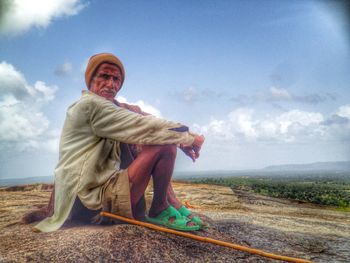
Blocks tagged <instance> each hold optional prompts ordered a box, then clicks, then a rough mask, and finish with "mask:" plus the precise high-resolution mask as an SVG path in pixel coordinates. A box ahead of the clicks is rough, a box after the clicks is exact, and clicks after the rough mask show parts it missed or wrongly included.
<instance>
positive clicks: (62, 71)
mask: <svg viewBox="0 0 350 263" xmlns="http://www.w3.org/2000/svg"><path fill="white" fill-rule="evenodd" d="M72 69H73V66H72V64H71V63H69V62H65V63H63V64H62V65H59V66H58V67H57V68H56V70H55V74H56V75H57V76H65V75H68V74H69V73H71V72H72Z"/></svg>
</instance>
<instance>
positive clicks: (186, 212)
mask: <svg viewBox="0 0 350 263" xmlns="http://www.w3.org/2000/svg"><path fill="white" fill-rule="evenodd" d="M177 211H179V213H180V214H181V215H182V216H185V217H187V218H188V216H189V215H191V214H192V212H191V210H189V209H187V207H186V206H184V205H183V206H181V207H180V208H179V210H177ZM188 219H189V220H191V222H193V223H195V224H196V225H198V226H200V228H206V227H207V225H206V224H204V223H203V221H202V219H200V218H199V217H198V216H192V218H188Z"/></svg>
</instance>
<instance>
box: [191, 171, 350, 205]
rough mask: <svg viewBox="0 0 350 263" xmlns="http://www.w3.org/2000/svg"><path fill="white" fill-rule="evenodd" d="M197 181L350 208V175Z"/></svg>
mask: <svg viewBox="0 0 350 263" xmlns="http://www.w3.org/2000/svg"><path fill="white" fill-rule="evenodd" d="M189 180H190V181H191V182H194V183H205V184H216V185H225V186H229V187H231V188H232V189H240V190H247V191H252V192H254V193H258V194H261V195H266V196H271V197H278V198H288V199H293V200H298V201H303V202H310V203H315V204H321V205H330V206H337V207H339V209H340V210H342V211H349V209H350V175H349V174H347V175H345V174H341V175H339V176H337V177H335V176H329V177H327V176H324V175H323V176H310V175H309V176H305V177H304V178H301V177H300V176H297V177H293V176H288V177H286V176H283V175H281V176H276V175H274V176H258V177H256V176H255V177H250V176H244V177H241V176H234V177H221V178H199V179H189Z"/></svg>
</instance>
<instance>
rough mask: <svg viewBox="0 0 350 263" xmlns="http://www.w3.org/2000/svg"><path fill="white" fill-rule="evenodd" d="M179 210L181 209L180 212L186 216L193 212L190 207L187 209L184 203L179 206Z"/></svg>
mask: <svg viewBox="0 0 350 263" xmlns="http://www.w3.org/2000/svg"><path fill="white" fill-rule="evenodd" d="M177 211H179V213H180V214H181V215H183V216H185V217H188V216H189V215H191V214H192V212H191V211H190V210H189V209H187V207H186V206H184V205H183V206H181V207H180V208H179V210H177Z"/></svg>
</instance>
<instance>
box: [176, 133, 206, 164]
mask: <svg viewBox="0 0 350 263" xmlns="http://www.w3.org/2000/svg"><path fill="white" fill-rule="evenodd" d="M204 140H205V138H204V136H203V135H196V136H195V138H194V141H193V143H192V144H191V145H184V144H181V145H180V149H181V150H182V151H183V152H184V153H185V154H186V155H187V156H188V157H190V158H191V159H192V161H193V162H195V161H196V159H197V158H198V157H199V152H200V150H201V148H202V145H203V143H204Z"/></svg>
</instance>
